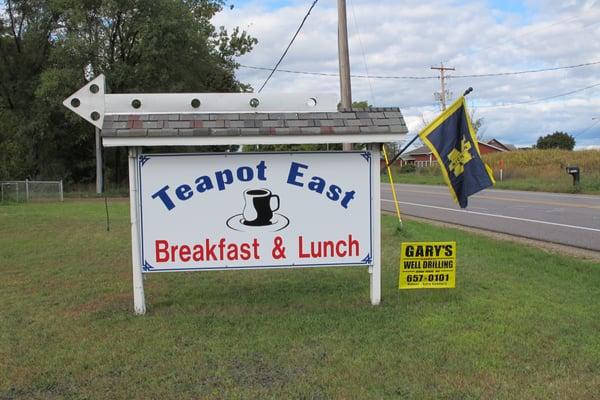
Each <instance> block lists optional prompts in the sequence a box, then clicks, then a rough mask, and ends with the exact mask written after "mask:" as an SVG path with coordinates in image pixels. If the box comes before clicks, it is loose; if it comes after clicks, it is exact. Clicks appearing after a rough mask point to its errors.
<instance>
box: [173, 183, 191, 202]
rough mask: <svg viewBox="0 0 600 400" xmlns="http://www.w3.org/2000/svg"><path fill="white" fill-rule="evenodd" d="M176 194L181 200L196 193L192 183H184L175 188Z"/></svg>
mask: <svg viewBox="0 0 600 400" xmlns="http://www.w3.org/2000/svg"><path fill="white" fill-rule="evenodd" d="M175 194H176V195H177V197H178V198H179V200H187V199H189V198H191V197H192V196H193V195H194V192H192V187H191V186H190V185H186V184H183V185H181V186H179V187H178V188H177V189H175Z"/></svg>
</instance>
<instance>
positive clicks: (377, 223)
mask: <svg viewBox="0 0 600 400" xmlns="http://www.w3.org/2000/svg"><path fill="white" fill-rule="evenodd" d="M380 147H381V144H379V143H371V144H369V145H368V149H369V150H370V151H371V157H372V158H373V162H372V163H371V182H372V184H373V191H372V193H371V196H373V197H372V199H371V202H372V203H371V204H372V207H373V226H372V227H371V237H372V240H373V265H372V266H370V267H369V273H370V276H371V280H370V291H371V304H372V305H374V306H376V305H379V303H380V302H381V182H380V171H379V160H380V159H381V150H380Z"/></svg>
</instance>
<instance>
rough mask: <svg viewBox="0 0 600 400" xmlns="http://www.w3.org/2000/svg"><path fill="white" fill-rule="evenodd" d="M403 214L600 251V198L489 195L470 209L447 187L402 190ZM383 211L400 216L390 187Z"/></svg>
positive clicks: (475, 200) (510, 192)
mask: <svg viewBox="0 0 600 400" xmlns="http://www.w3.org/2000/svg"><path fill="white" fill-rule="evenodd" d="M396 190H397V192H396V193H397V195H398V202H399V204H400V210H401V212H402V213H403V214H406V215H412V216H415V217H421V218H428V219H433V220H437V221H443V222H449V223H455V224H460V225H465V226H471V227H475V228H480V229H485V230H491V231H495V232H502V233H507V234H511V235H517V236H523V237H527V238H531V239H537V240H542V241H547V242H553V243H560V244H564V245H569V246H575V247H581V248H584V249H590V250H595V251H600V196H592V195H571V194H558V193H540V192H520V191H513V190H491V189H487V190H484V191H482V192H480V193H478V194H476V195H474V196H471V197H470V198H469V207H468V208H466V209H465V210H461V209H460V207H458V205H456V204H454V202H453V201H452V198H451V197H450V193H449V192H448V188H447V187H446V186H430V185H396ZM381 197H382V201H381V206H382V208H383V209H384V210H388V211H394V210H395V209H394V201H393V198H392V191H391V187H390V185H389V184H384V183H382V185H381Z"/></svg>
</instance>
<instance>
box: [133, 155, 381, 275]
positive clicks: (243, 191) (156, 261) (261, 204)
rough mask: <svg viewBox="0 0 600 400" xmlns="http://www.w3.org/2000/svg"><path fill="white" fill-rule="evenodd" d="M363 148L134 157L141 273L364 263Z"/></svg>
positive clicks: (367, 183)
mask: <svg viewBox="0 0 600 400" xmlns="http://www.w3.org/2000/svg"><path fill="white" fill-rule="evenodd" d="M378 161H379V160H373V157H372V153H371V152H370V151H361V152H344V153H338V152H294V153H226V154H223V153H221V154H206V153H205V154H143V155H140V156H139V157H138V165H137V168H138V176H139V188H138V193H139V196H140V198H139V202H140V208H141V213H140V219H141V249H140V251H141V254H140V255H141V260H140V261H141V265H142V269H143V271H144V272H164V271H203V270H227V269H256V268H298V267H317V266H342V265H343V266H348V265H363V266H365V265H372V264H373V237H372V231H373V229H372V225H373V208H374V205H373V203H372V201H373V199H372V197H371V193H373V191H372V189H373V187H372V185H373V182H372V173H371V171H372V169H371V168H372V166H371V165H372V163H373V162H378Z"/></svg>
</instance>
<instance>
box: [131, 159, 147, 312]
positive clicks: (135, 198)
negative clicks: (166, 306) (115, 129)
mask: <svg viewBox="0 0 600 400" xmlns="http://www.w3.org/2000/svg"><path fill="white" fill-rule="evenodd" d="M138 155H139V149H138V148H134V147H130V148H129V213H130V215H131V218H130V220H131V266H132V272H133V308H134V310H135V313H136V314H138V315H143V314H145V313H146V299H145V297H144V279H143V276H142V260H141V251H140V229H139V228H140V227H139V224H138V219H139V211H140V209H139V195H138V189H137V188H138V180H139V174H138V166H137V163H138Z"/></svg>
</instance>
